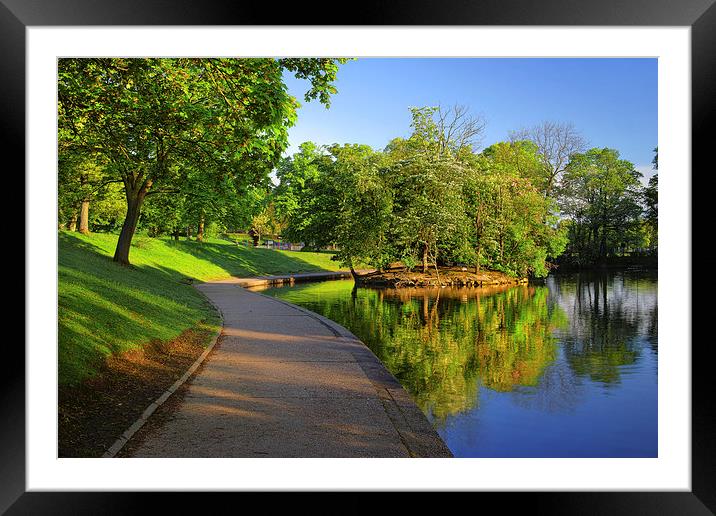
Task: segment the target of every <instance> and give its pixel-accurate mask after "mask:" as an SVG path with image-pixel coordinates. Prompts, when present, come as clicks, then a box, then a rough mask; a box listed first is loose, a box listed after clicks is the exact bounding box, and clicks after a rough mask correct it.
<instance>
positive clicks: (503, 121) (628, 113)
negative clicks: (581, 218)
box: [286, 58, 657, 174]
mask: <svg viewBox="0 0 716 516" xmlns="http://www.w3.org/2000/svg"><path fill="white" fill-rule="evenodd" d="M286 81H287V84H288V87H289V91H290V93H291V94H292V95H294V96H295V97H296V98H297V99H298V100H299V101H300V102H301V103H302V107H301V109H299V111H298V121H297V123H296V125H295V126H294V127H293V128H291V130H290V133H289V134H290V147H289V149H288V151H287V154H292V153H293V152H296V151H297V149H298V145H300V144H301V143H302V142H304V141H307V140H311V141H314V142H316V143H318V144H331V143H364V144H368V145H370V146H372V147H373V148H374V149H376V150H380V149H382V148H383V147H385V145H386V144H387V143H388V141H390V140H391V139H392V138H395V137H397V136H403V137H407V136H408V135H409V134H410V112H409V110H408V108H409V107H411V106H416V107H417V106H434V105H438V104H441V105H443V106H450V105H453V104H462V105H465V106H467V107H469V108H470V112H471V113H474V114H480V115H482V116H483V117H484V118H485V119H486V121H487V127H486V130H485V135H484V139H483V144H482V146H483V147H486V146H489V145H491V144H493V143H496V142H499V141H504V140H506V139H507V138H508V133H509V131H511V130H515V129H520V128H523V127H529V126H532V125H534V124H537V123H539V122H541V121H544V120H550V121H559V122H572V123H573V124H574V125H575V127H576V128H577V129H578V130H579V131H580V132H581V133H582V135H583V136H584V137H585V138H586V139H587V140H588V143H589V146H590V147H611V148H615V149H617V150H618V151H619V152H620V154H621V157H622V158H623V159H627V160H629V161H631V162H632V163H634V165H635V166H636V168H637V169H638V170H640V171H642V173H649V174H650V169H651V160H652V159H653V157H654V153H653V149H654V147H656V146H657V60H656V59H594V58H592V59H589V58H581V59H554V58H553V59H534V58H521V59H516V58H491V59H486V58H470V59H446V58H433V59H423V58H421V59H417V58H380V59H376V58H360V59H358V60H357V61H350V62H348V63H346V64H345V65H342V66H341V67H340V69H339V71H338V81H337V82H336V87H337V88H338V93H337V94H336V95H334V96H333V97H332V100H331V107H330V109H325V107H324V106H323V105H322V104H320V103H319V102H318V101H312V102H310V103H307V102H305V101H304V100H303V95H304V93H305V91H306V89H307V83H306V82H305V81H302V80H298V79H295V78H293V77H292V76H291V77H289V76H286Z"/></svg>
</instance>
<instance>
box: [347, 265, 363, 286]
mask: <svg viewBox="0 0 716 516" xmlns="http://www.w3.org/2000/svg"><path fill="white" fill-rule="evenodd" d="M348 268H349V269H350V270H351V276H352V277H353V281H354V282H355V283H356V285H357V284H358V282H359V281H360V275H359V274H358V273H357V272H356V270H355V269H354V268H353V260H352V259H351V260H350V261H349V262H348Z"/></svg>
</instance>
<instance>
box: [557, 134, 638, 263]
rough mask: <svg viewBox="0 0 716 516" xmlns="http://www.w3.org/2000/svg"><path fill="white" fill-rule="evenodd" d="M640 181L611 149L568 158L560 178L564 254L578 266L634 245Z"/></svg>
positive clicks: (635, 242) (633, 170)
mask: <svg viewBox="0 0 716 516" xmlns="http://www.w3.org/2000/svg"><path fill="white" fill-rule="evenodd" d="M640 177H641V173H640V172H638V171H637V170H636V169H635V168H634V165H633V164H632V163H630V162H629V161H626V160H623V159H620V157H619V152H618V151H616V150H614V149H608V148H604V149H598V148H594V149H591V150H589V151H587V152H586V153H584V154H576V155H574V156H573V157H572V160H571V161H570V163H569V165H568V166H567V170H566V172H565V174H564V178H563V189H564V195H563V197H562V202H561V205H562V212H563V213H564V214H565V215H566V216H567V217H568V218H569V219H570V221H569V241H570V243H569V250H570V251H571V252H572V253H573V254H576V255H577V256H578V257H579V258H580V260H581V261H583V262H585V263H595V262H601V261H604V260H605V259H606V258H607V257H608V256H612V255H615V254H616V253H617V252H618V251H619V250H621V249H625V248H628V247H630V246H634V245H638V243H639V242H638V240H639V239H640V236H639V225H640V217H641V214H642V207H641V204H640V201H641V195H642V194H641V183H640V181H639V178H640Z"/></svg>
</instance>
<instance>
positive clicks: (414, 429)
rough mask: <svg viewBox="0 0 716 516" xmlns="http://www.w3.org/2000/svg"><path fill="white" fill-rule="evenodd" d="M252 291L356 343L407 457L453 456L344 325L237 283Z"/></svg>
mask: <svg viewBox="0 0 716 516" xmlns="http://www.w3.org/2000/svg"><path fill="white" fill-rule="evenodd" d="M237 287H238V288H243V289H245V290H247V291H248V292H251V293H252V294H258V295H260V296H263V297H267V298H269V299H271V300H273V301H277V302H279V303H281V304H283V305H285V306H288V307H290V308H293V309H295V310H297V311H299V312H303V313H304V314H306V315H308V316H309V317H312V318H313V319H315V320H316V321H318V322H319V323H321V324H322V325H323V326H326V327H327V328H328V329H330V330H331V332H332V333H333V334H334V335H335V336H336V337H337V338H339V339H340V340H342V341H344V342H346V343H352V344H355V345H358V346H359V348H360V350H361V351H360V352H358V353H353V352H351V354H353V355H354V358H355V359H356V363H357V364H358V366H359V367H360V368H361V369H362V370H363V373H364V374H365V375H366V376H367V377H368V379H369V380H370V381H371V383H372V384H373V387H374V388H375V389H376V391H377V392H378V396H379V398H380V401H381V403H382V404H383V409H384V410H385V411H386V414H387V416H388V418H389V419H390V421H391V423H392V424H393V426H394V428H395V430H396V431H397V432H398V435H399V436H400V439H401V441H402V443H403V445H404V446H405V447H406V448H407V450H408V452H409V453H410V456H411V458H422V459H427V460H440V459H445V458H453V457H454V455H453V453H452V451H451V450H450V448H448V446H447V443H445V441H444V440H443V438H442V437H440V435H439V434H438V432H437V431H436V430H435V428H433V426H432V425H431V424H430V422H429V421H428V419H427V417H426V416H425V414H423V412H422V410H420V409H419V408H418V406H417V405H416V404H415V402H414V401H413V399H412V397H411V396H410V395H409V394H408V392H407V391H406V390H405V388H404V387H403V386H402V385H401V384H400V382H399V381H398V379H397V378H396V377H395V376H394V375H393V373H391V372H390V371H389V370H388V368H387V367H386V366H385V364H384V363H383V362H382V361H381V360H380V358H378V356H377V355H376V354H375V353H373V351H372V350H371V349H370V348H369V347H368V345H367V344H366V343H365V342H363V341H362V340H361V339H359V338H358V337H357V336H356V335H355V334H353V333H352V332H351V331H350V330H349V329H348V328H346V327H345V326H343V325H341V324H339V323H337V322H336V321H334V320H332V319H329V318H327V317H325V316H323V315H321V314H319V313H316V312H314V311H312V310H309V309H308V308H304V307H302V306H298V305H295V304H293V303H291V302H289V301H285V300H283V299H279V298H276V297H273V296H268V295H266V294H262V293H261V291H254V290H251V289H250V288H246V287H244V286H241V285H238V284H237Z"/></svg>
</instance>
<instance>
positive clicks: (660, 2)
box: [0, 0, 716, 515]
mask: <svg viewBox="0 0 716 516" xmlns="http://www.w3.org/2000/svg"><path fill="white" fill-rule="evenodd" d="M714 2H716V0H680V1H678V2H677V1H673V0H600V1H596V0H571V1H570V0H541V1H539V2H537V1H533V0H482V1H480V0H477V1H474V2H472V3H467V2H465V1H460V0H442V1H441V2H439V3H438V2H429V1H427V0H411V1H409V2H408V1H406V0H400V1H396V2H391V3H385V5H384V4H383V3H382V2H379V1H377V0H368V1H364V2H361V3H360V5H353V4H346V5H345V6H344V7H349V9H348V11H349V12H350V15H349V16H350V17H349V18H347V17H341V15H339V11H338V9H337V7H336V4H335V3H328V2H311V4H310V6H308V5H306V4H301V5H299V4H296V5H295V6H294V7H293V8H290V9H289V8H286V7H282V8H278V7H277V6H273V5H269V4H267V3H245V2H239V1H234V2H229V1H216V0H202V1H201V2H197V1H190V0H173V1H169V0H123V1H121V0H115V1H109V0H104V1H98V0H0V42H1V43H0V48H1V49H2V53H1V54H0V105H1V106H2V111H0V113H2V117H1V118H2V123H0V131H2V138H1V139H0V141H1V142H2V144H3V146H5V147H6V153H5V157H6V159H10V156H12V157H14V158H18V161H17V162H16V163H17V164H15V165H14V167H15V168H14V169H15V170H20V169H22V170H24V165H25V163H24V153H22V152H20V151H19V149H23V148H24V139H25V112H26V108H25V44H26V43H25V37H26V34H25V28H26V27H28V26H84V25H158V26H162V25H184V26H189V25H191V26H196V25H272V26H280V25H324V24H325V25H346V24H350V25H430V26H433V25H449V26H458V25H510V26H519V25H532V26H535V25H551V26H559V25H577V26H597V25H601V26H689V27H691V45H692V47H691V48H692V56H691V59H692V64H691V73H692V90H691V93H692V164H693V166H692V170H696V169H701V168H703V169H704V170H703V172H704V173H705V174H704V175H706V176H707V175H708V174H707V171H708V170H709V169H711V168H713V165H712V164H711V163H708V162H707V159H708V158H707V154H709V150H710V146H709V142H708V140H707V138H708V136H707V134H708V129H709V128H710V127H711V126H712V125H713V122H714V113H715V112H716V109H715V108H714V104H715V103H716V101H715V100H714V99H715V98H716V94H715V93H714V92H716V6H714ZM344 16H345V15H344ZM707 163H708V165H711V166H708V165H707ZM688 172H689V171H685V173H688ZM15 176H16V177H20V175H19V174H15ZM705 179H706V178H705V177H701V176H700V177H699V181H702V180H705ZM692 180H693V174H692ZM20 188H22V189H23V190H24V181H23V186H21V187H20ZM705 190H706V189H702V188H698V189H692V193H697V192H698V191H702V192H704V191H705ZM25 194H26V195H27V194H28V192H27V191H25ZM702 195H704V194H702ZM692 199H693V202H692V206H694V207H698V206H699V205H700V203H697V202H696V198H694V197H693V195H692ZM15 218H17V213H16V214H15ZM699 220H706V221H708V220H710V219H709V218H708V217H706V218H701V217H697V216H696V215H695V213H693V212H692V221H693V223H694V224H695V223H697V222H698V221H699ZM694 234H698V233H696V232H695V231H692V235H694ZM692 256H696V255H694V254H692ZM710 261H711V262H712V261H713V260H712V259H711V260H710ZM693 265H694V267H693V270H696V267H695V266H696V264H695V263H694V264H693ZM706 265H707V266H708V265H709V263H708V262H707V264H706ZM709 270H710V268H709ZM29 274H32V271H29V270H27V269H26V270H25V275H26V277H27V275H29ZM685 280H686V281H689V282H691V278H690V277H688V278H685ZM692 292H693V289H692ZM684 302H691V303H692V305H691V306H692V321H698V320H703V319H705V318H707V317H708V316H707V314H706V310H708V308H709V307H708V306H705V305H703V304H701V305H700V304H698V303H696V299H695V298H693V299H692V300H684ZM18 304H19V303H18ZM23 305H24V303H23ZM25 310H26V313H25V315H26V316H27V310H32V306H26V307H25ZM699 316H701V317H699ZM7 340H10V339H9V338H8V339H7ZM678 344H679V345H689V344H690V343H688V342H686V343H678ZM710 344H711V343H710V339H706V340H704V341H702V342H699V341H696V340H694V342H693V345H692V442H691V444H692V462H691V463H692V491H691V492H656V491H654V492H640V493H635V492H608V493H607V492H589V493H586V492H585V493H577V492H563V493H512V492H510V493H480V494H479V496H481V497H491V498H499V500H497V501H498V502H499V503H501V504H504V501H503V499H504V498H506V497H508V499H509V504H510V506H513V505H514V504H519V505H524V506H525V507H527V506H529V507H530V508H531V509H530V510H531V511H533V512H534V511H535V510H537V511H538V512H540V513H549V514H575V513H585V514H634V513H639V514H652V513H654V514H657V513H658V514H686V515H688V514H710V513H714V512H716V487H715V486H716V459H715V458H716V453H715V451H716V428H715V425H714V422H715V421H716V416H715V414H716V412H715V410H714V404H713V402H712V400H711V395H712V393H713V392H714V382H713V377H714V375H713V373H712V372H711V371H707V369H709V368H710V367H709V366H710V362H709V360H708V350H709V347H710ZM5 360H6V367H4V368H3V373H2V375H0V382H1V384H2V387H1V388H0V411H1V412H0V422H1V423H0V432H1V433H0V436H1V437H2V438H1V439H0V512H5V511H6V512H7V514H65V513H67V514H128V513H134V512H141V510H142V509H143V508H147V507H149V505H148V504H149V503H150V502H156V501H159V503H161V504H162V506H163V508H164V510H165V511H166V510H171V506H175V507H182V506H184V505H185V504H186V496H185V495H186V494H187V493H121V492H112V493H96V492H95V493H77V492H53V493H39V492H26V489H25V367H24V364H25V355H24V352H23V351H22V350H20V349H19V348H18V347H15V348H12V347H10V346H6V356H5ZM7 364H12V365H11V366H9V365H7ZM226 496H232V495H228V494H227V495H224V496H221V497H220V498H221V500H222V501H220V503H221V504H225V503H226V501H224V500H225V498H226ZM240 496H241V497H242V504H244V503H245V504H248V503H250V502H249V500H248V499H247V494H246V493H243V494H240ZM351 496H352V497H353V498H355V503H351V504H350V509H348V510H345V511H343V512H365V511H366V510H372V507H374V503H373V502H372V500H371V496H370V495H361V496H359V495H358V494H355V493H354V494H352V495H351ZM415 496H416V498H417V501H418V502H419V503H421V504H424V503H425V501H424V497H421V496H419V495H417V494H416V495H415ZM156 498H159V500H156ZM202 498H203V499H204V501H205V499H206V496H203V497H202ZM212 498H213V497H212ZM298 499H299V500H298V502H296V501H295V500H294V501H292V504H293V506H294V510H295V509H296V508H299V507H300V506H301V505H302V504H301V501H300V500H302V499H305V498H303V497H298ZM322 500H323V501H322V503H321V504H322V506H323V507H324V509H325V510H327V508H328V507H330V506H331V505H332V504H333V502H331V501H327V502H326V500H327V499H326V498H322ZM257 501H258V500H257ZM259 503H265V502H259ZM296 503H297V505H296ZM305 504H306V508H314V509H316V506H315V503H314V502H305ZM324 504H325V505H324ZM247 506H248V505H247ZM424 507H426V506H424ZM322 512H323V511H322ZM331 512H333V511H331Z"/></svg>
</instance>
